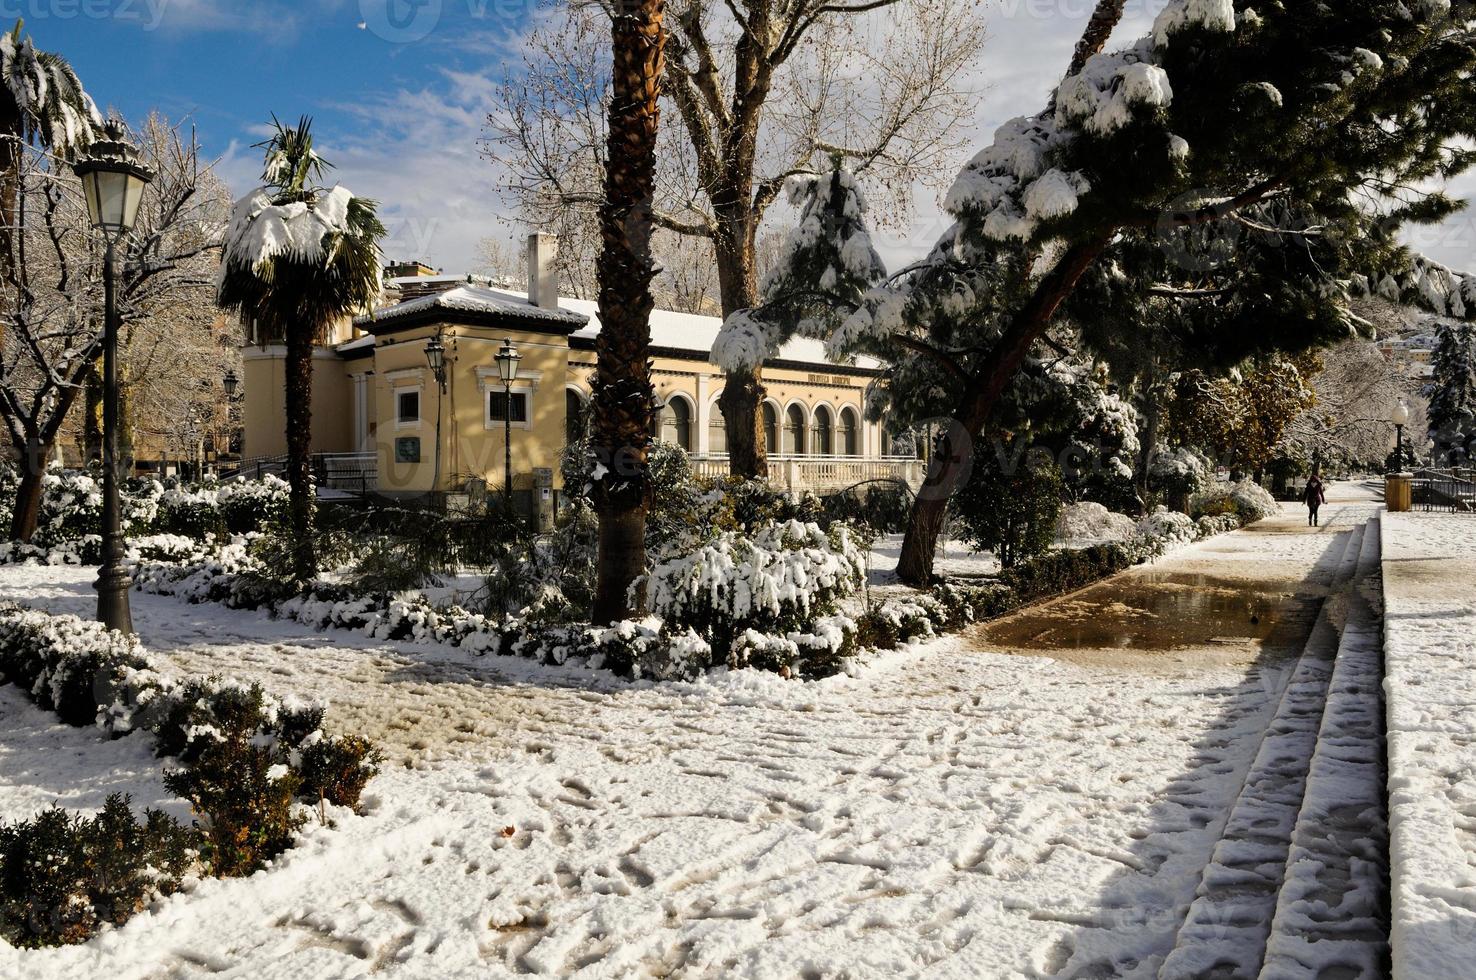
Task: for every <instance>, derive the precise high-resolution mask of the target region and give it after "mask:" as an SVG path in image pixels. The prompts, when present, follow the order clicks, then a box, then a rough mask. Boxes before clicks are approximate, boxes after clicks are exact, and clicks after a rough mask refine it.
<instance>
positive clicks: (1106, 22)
mask: <svg viewBox="0 0 1476 980" xmlns="http://www.w3.org/2000/svg"><path fill="white" fill-rule="evenodd" d="M1126 6H1127V0H1098V2H1097V7H1096V9H1095V10H1093V11H1092V16H1091V18H1090V19H1089V20H1088V21H1087V26H1086V30H1085V31H1083V32H1082V35H1081V39H1080V40H1079V41H1077V42H1076V51H1075V52H1074V53H1073V54H1072V56H1071V67H1070V68H1067V69H1066V77H1067V78H1070V77H1071V76H1072V75H1075V74H1077V73H1079V72H1080V71H1081V70H1082V68H1084V67H1086V63H1087V59H1088V58H1090V57H1091V56H1092V55H1094V54H1100V53H1101V51H1102V49H1103V48H1105V47H1106V46H1107V41H1108V39H1110V38H1111V37H1112V31H1113V29H1114V28H1115V27H1117V22H1118V21H1120V20H1122V11H1123V8H1124V7H1126Z"/></svg>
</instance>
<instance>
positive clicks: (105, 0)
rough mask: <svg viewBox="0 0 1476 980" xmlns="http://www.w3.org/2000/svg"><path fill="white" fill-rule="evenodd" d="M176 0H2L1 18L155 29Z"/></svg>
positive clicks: (6, 19) (0, 6) (4, 19)
mask: <svg viewBox="0 0 1476 980" xmlns="http://www.w3.org/2000/svg"><path fill="white" fill-rule="evenodd" d="M171 2H172V0H0V20H3V21H5V23H7V24H8V23H10V22H11V21H15V20H25V21H27V22H38V21H39V22H42V23H44V22H46V21H49V20H117V21H127V22H132V23H136V24H140V25H142V26H143V29H144V30H146V31H152V30H154V29H155V28H157V27H158V26H159V25H160V24H161V23H163V21H164V14H165V12H166V11H167V10H168V9H169V4H170V3H171Z"/></svg>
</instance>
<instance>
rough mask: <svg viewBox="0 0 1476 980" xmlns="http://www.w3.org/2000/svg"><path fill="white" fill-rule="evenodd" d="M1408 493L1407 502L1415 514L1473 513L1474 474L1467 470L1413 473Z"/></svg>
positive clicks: (1475, 501)
mask: <svg viewBox="0 0 1476 980" xmlns="http://www.w3.org/2000/svg"><path fill="white" fill-rule="evenodd" d="M1410 490H1411V501H1410V502H1411V504H1412V506H1413V507H1414V508H1415V509H1417V510H1422V511H1448V512H1457V511H1465V512H1469V511H1473V510H1476V471H1473V470H1472V469H1471V468H1469V467H1453V468H1451V469H1445V470H1435V469H1421V470H1416V471H1415V474H1414V481H1413V484H1412V486H1411V488H1410Z"/></svg>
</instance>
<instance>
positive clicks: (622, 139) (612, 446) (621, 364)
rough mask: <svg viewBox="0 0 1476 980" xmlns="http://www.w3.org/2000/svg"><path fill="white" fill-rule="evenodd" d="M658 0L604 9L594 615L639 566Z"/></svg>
mask: <svg viewBox="0 0 1476 980" xmlns="http://www.w3.org/2000/svg"><path fill="white" fill-rule="evenodd" d="M663 8H664V4H663V2H662V0H624V2H622V3H619V4H616V5H615V6H614V8H613V10H612V22H613V24H612V29H611V37H612V41H613V47H614V65H613V70H612V73H611V87H612V92H611V98H610V129H609V136H608V145H609V160H610V163H609V165H608V166H607V167H606V169H605V200H604V202H603V203H602V204H601V205H600V238H601V242H602V247H601V250H600V257H599V261H598V264H597V266H596V271H597V274H598V276H599V287H600V295H599V309H600V324H601V326H600V333H599V338H598V340H597V341H596V353H597V359H596V369H595V380H594V384H593V388H594V428H593V438H592V439H591V442H592V445H593V450H594V452H595V453H596V455H597V457H598V459H599V462H600V463H601V464H602V465H601V467H600V468H599V469H597V470H596V472H597V473H599V474H600V475H599V477H598V478H597V479H596V481H595V493H594V501H595V510H596V512H597V513H598V514H599V518H600V533H599V557H598V562H597V564H598V569H599V571H598V581H597V584H596V589H595V601H594V616H593V618H594V621H595V622H596V623H610V622H614V621H616V620H620V619H626V618H629V616H630V614H631V612H632V609H633V607H635V606H638V605H640V604H641V603H639V602H637V601H632V596H631V586H632V585H633V584H634V583H635V582H636V581H637V580H638V579H639V578H640V576H641V575H643V574H644V573H645V570H646V512H647V510H648V509H649V508H650V499H651V479H650V473H649V472H648V470H647V467H646V461H647V455H648V454H649V452H650V448H651V422H652V419H653V417H654V414H655V401H656V398H655V391H654V390H653V389H652V387H651V364H650V361H649V360H648V359H647V358H648V357H649V356H650V346H651V307H652V305H653V302H652V299H651V278H652V276H653V275H654V274H655V264H654V263H653V262H652V261H651V229H652V223H651V200H652V195H653V192H654V189H655V177H656V130H657V125H658V123H659V121H660V117H661V111H660V105H659V103H660V98H661V73H662V70H663V63H662V59H663V55H664V51H665V45H666V35H665V33H664V32H663V30H662V25H661V21H662V14H663Z"/></svg>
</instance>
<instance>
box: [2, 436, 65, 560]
mask: <svg viewBox="0 0 1476 980" xmlns="http://www.w3.org/2000/svg"><path fill="white" fill-rule="evenodd" d="M54 449H55V446H53V445H43V446H40V447H38V448H37V450H36V451H33V452H26V453H23V454H22V463H23V465H22V466H21V479H20V484H19V485H18V486H17V487H16V489H15V511H14V513H12V514H11V517H10V538H11V540H12V541H25V542H29V541H30V540H31V539H32V538H33V537H35V536H36V525H37V523H38V522H39V521H40V519H41V479H42V477H44V476H45V475H46V462H47V460H49V459H51V453H52V451H53V450H54Z"/></svg>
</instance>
